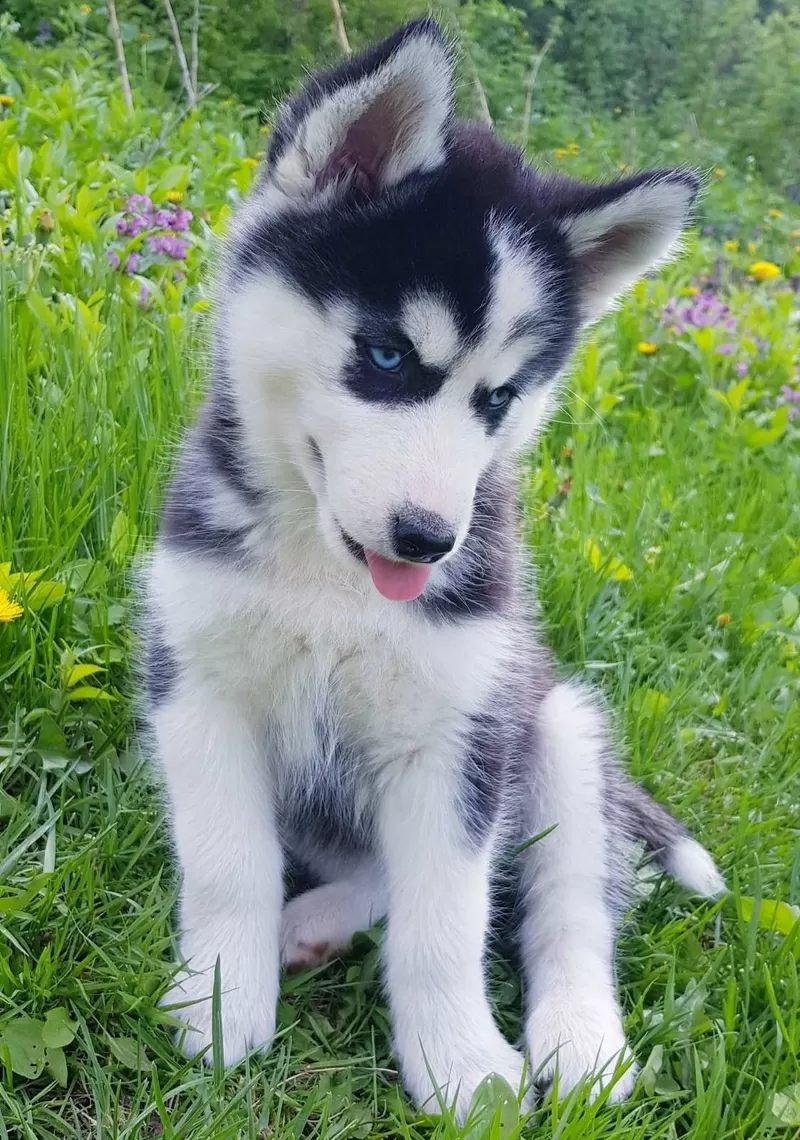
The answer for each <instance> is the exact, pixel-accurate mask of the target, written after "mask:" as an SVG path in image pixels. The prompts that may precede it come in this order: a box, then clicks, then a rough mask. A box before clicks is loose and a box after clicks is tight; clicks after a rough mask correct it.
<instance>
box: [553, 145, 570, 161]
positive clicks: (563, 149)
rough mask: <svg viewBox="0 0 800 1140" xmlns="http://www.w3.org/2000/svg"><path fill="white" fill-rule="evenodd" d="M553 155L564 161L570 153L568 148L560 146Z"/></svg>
mask: <svg viewBox="0 0 800 1140" xmlns="http://www.w3.org/2000/svg"><path fill="white" fill-rule="evenodd" d="M553 154H554V155H555V156H556V158H558V159H562V158H566V157H567V155H568V154H569V151H568V150H567V148H566V147H564V146H559V147H556V149H555V150H554V151H553Z"/></svg>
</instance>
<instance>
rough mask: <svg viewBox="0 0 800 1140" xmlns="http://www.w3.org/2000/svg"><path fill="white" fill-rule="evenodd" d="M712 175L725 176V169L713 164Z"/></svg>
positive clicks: (716, 176)
mask: <svg viewBox="0 0 800 1140" xmlns="http://www.w3.org/2000/svg"><path fill="white" fill-rule="evenodd" d="M714 177H715V178H724V177H725V171H724V170H723V169H722V167H721V166H715V167H714Z"/></svg>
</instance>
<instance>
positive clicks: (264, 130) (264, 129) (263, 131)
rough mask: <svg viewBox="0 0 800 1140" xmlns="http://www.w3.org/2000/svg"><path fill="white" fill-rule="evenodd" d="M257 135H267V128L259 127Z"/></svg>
mask: <svg viewBox="0 0 800 1140" xmlns="http://www.w3.org/2000/svg"><path fill="white" fill-rule="evenodd" d="M258 133H259V134H260V135H268V134H269V127H259V128H258Z"/></svg>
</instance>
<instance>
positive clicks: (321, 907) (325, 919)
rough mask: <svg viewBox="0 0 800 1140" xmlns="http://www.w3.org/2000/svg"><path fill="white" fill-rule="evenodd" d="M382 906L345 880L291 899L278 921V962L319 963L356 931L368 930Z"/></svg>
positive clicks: (346, 944)
mask: <svg viewBox="0 0 800 1140" xmlns="http://www.w3.org/2000/svg"><path fill="white" fill-rule="evenodd" d="M380 917H381V908H380V906H379V904H378V902H377V901H376V900H371V899H370V897H369V895H368V893H367V892H365V890H364V889H363V888H362V889H361V890H359V889H358V887H357V886H356V885H355V884H354V883H352V882H347V881H341V882H334V883H326V884H325V885H324V886H321V887H315V888H314V889H313V890H311V891H306V892H305V894H302V895H298V896H297V897H296V898H293V899H291V900H290V901H289V902H288V903H287V904H286V906H285V907H284V908H283V917H282V920H281V961H282V962H283V963H284V964H285V965H287V966H289V967H293V968H295V969H298V968H301V967H307V966H318V965H319V964H320V962H326V961H327V960H328V959H329V958H333V957H334V956H335V955H336V954H338V953H340V952H341V951H343V950H346V949H347V948H348V947H349V946H350V943H351V942H352V941H353V935H354V934H355V933H356V931H358V930H368V929H369V928H370V926H372V925H373V924H374V923H375V922H377V921H378V919H379V918H380Z"/></svg>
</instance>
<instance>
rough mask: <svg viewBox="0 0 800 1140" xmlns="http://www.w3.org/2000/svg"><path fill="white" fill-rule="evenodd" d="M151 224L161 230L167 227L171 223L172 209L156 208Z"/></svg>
mask: <svg viewBox="0 0 800 1140" xmlns="http://www.w3.org/2000/svg"><path fill="white" fill-rule="evenodd" d="M153 225H155V226H158V228H159V229H162V230H166V229H169V227H170V226H171V225H172V210H156V214H155V218H154V219H153Z"/></svg>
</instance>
